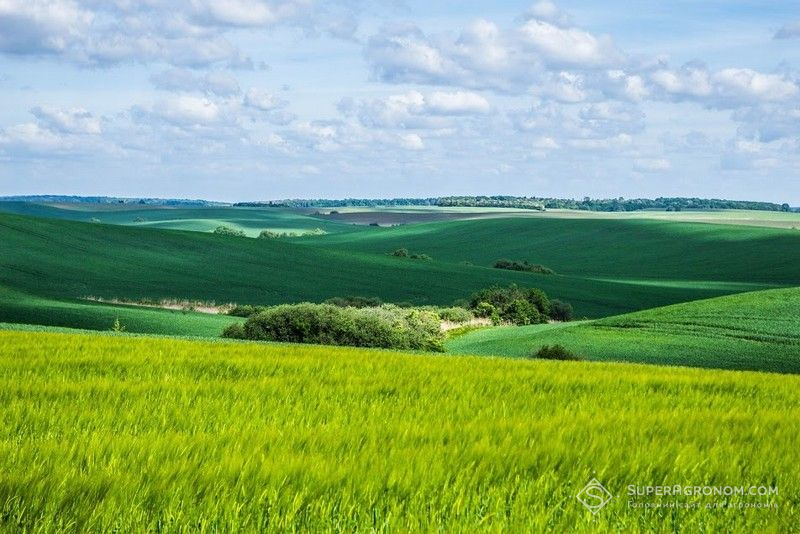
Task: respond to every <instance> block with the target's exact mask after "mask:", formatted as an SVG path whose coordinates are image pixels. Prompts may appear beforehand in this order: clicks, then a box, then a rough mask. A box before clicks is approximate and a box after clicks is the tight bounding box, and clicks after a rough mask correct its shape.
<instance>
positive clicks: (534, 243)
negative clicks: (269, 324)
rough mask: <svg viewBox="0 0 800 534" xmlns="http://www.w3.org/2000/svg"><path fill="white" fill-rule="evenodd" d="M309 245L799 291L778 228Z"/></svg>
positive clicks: (509, 226) (490, 227) (623, 227)
mask: <svg viewBox="0 0 800 534" xmlns="http://www.w3.org/2000/svg"><path fill="white" fill-rule="evenodd" d="M309 242H310V243H311V244H314V245H316V246H320V247H330V248H334V249H336V250H349V251H353V252H361V253H378V254H380V253H385V252H388V251H392V250H395V249H397V248H401V247H404V248H407V249H409V250H413V251H415V252H422V253H425V254H428V255H430V256H432V257H434V258H435V259H437V260H440V261H447V262H451V263H459V262H470V263H472V264H474V265H478V266H485V267H489V266H491V265H492V264H493V263H494V262H495V261H496V260H498V259H511V260H520V261H521V260H528V261H529V262H531V263H538V264H543V265H545V266H547V267H550V268H551V269H554V270H555V271H556V272H557V273H559V274H563V275H571V276H580V277H585V278H592V277H594V278H600V279H613V280H615V281H627V282H630V283H631V284H637V283H642V282H646V283H651V284H668V283H674V284H678V285H682V286H684V287H690V286H691V285H692V284H695V283H700V284H703V283H707V282H717V283H723V282H739V283H746V284H753V285H755V284H759V283H761V284H776V285H800V232H797V231H793V230H786V229H778V228H759V227H746V226H731V225H719V224H698V223H676V222H664V221H655V220H613V219H612V220H594V219H556V218H506V219H485V220H474V221H453V222H446V223H430V224H418V225H405V226H401V227H395V228H378V229H375V230H374V231H371V232H350V233H340V234H337V235H330V236H322V237H319V238H310V241H309ZM753 289H755V287H753Z"/></svg>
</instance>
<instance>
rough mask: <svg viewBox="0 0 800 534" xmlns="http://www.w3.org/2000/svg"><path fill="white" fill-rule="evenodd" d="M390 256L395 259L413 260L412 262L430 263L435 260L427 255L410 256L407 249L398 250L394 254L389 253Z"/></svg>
mask: <svg viewBox="0 0 800 534" xmlns="http://www.w3.org/2000/svg"><path fill="white" fill-rule="evenodd" d="M389 255H390V256H394V257H395V258H411V259H412V260H425V261H430V260H432V259H433V258H431V257H430V256H428V255H427V254H416V253H415V254H410V253H409V252H408V249H407V248H398V249H397V250H395V251H394V252H391V253H389Z"/></svg>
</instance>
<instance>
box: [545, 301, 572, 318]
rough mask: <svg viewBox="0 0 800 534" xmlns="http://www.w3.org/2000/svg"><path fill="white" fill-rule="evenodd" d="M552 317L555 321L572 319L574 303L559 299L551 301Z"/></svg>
mask: <svg viewBox="0 0 800 534" xmlns="http://www.w3.org/2000/svg"><path fill="white" fill-rule="evenodd" d="M550 318H551V319H553V320H554V321H562V322H567V321H571V320H572V304H570V303H568V302H562V301H560V300H558V299H553V300H551V301H550Z"/></svg>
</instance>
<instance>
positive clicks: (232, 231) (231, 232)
mask: <svg viewBox="0 0 800 534" xmlns="http://www.w3.org/2000/svg"><path fill="white" fill-rule="evenodd" d="M214 233H215V234H217V235H226V236H230V237H245V233H244V232H243V231H242V230H237V229H236V228H231V227H230V226H217V228H216V229H215V230H214Z"/></svg>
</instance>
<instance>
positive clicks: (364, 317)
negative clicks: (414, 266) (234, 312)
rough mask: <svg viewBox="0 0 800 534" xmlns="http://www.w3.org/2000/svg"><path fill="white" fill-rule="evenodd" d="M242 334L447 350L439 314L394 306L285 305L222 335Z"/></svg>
mask: <svg viewBox="0 0 800 534" xmlns="http://www.w3.org/2000/svg"><path fill="white" fill-rule="evenodd" d="M240 335H241V336H242V338H243V339H252V340H259V341H284V342H289V343H318V344H323V345H349V346H353V347H380V348H392V349H416V350H428V351H437V352H441V351H443V350H444V348H443V345H442V341H443V339H444V335H443V334H442V332H441V329H440V326H439V318H438V316H437V315H436V314H434V313H431V312H428V311H424V310H417V309H402V308H398V307H397V306H391V305H384V306H381V307H374V308H351V307H350V308H342V307H338V306H334V305H331V304H309V303H304V304H284V305H280V306H274V307H271V308H267V309H265V310H264V311H262V312H260V313H258V314H256V315H253V316H251V317H249V318H248V319H247V321H246V322H245V323H244V326H243V327H242V330H239V329H238V328H235V327H228V328H226V329H225V332H223V337H237V336H240Z"/></svg>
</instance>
